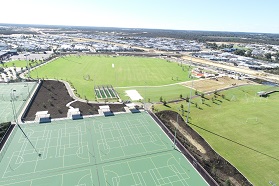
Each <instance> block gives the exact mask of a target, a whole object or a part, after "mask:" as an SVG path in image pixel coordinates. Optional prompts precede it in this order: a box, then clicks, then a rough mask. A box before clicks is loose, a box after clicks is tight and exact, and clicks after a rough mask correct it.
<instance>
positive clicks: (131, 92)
mask: <svg viewBox="0 0 279 186" xmlns="http://www.w3.org/2000/svg"><path fill="white" fill-rule="evenodd" d="M125 92H126V94H127V95H128V96H129V97H130V98H131V100H132V101H134V100H140V99H143V97H142V96H141V95H140V94H139V93H138V91H137V90H126V91H125Z"/></svg>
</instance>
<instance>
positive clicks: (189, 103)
mask: <svg viewBox="0 0 279 186" xmlns="http://www.w3.org/2000/svg"><path fill="white" fill-rule="evenodd" d="M191 61H192V58H191ZM189 71H190V68H189ZM191 79H192V85H191V89H190V98H189V102H188V110H187V117H186V123H187V124H188V121H189V114H190V105H191V97H192V89H193V77H192V73H191Z"/></svg>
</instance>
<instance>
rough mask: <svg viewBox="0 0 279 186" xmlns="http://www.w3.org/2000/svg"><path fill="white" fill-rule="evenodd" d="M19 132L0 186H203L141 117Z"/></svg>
mask: <svg viewBox="0 0 279 186" xmlns="http://www.w3.org/2000/svg"><path fill="white" fill-rule="evenodd" d="M21 127H22V129H23V130H24V131H25V133H26V134H27V136H28V138H29V139H30V141H31V142H32V144H33V145H34V146H35V148H36V150H37V151H38V152H39V153H41V156H38V154H37V152H36V150H35V149H34V148H33V147H32V146H31V144H30V143H29V142H28V140H27V139H26V138H25V137H24V135H23V133H22V132H21V130H19V129H17V130H15V131H13V132H15V135H14V136H13V138H10V139H9V140H11V143H10V146H9V148H8V150H7V151H6V153H5V155H4V157H3V159H2V161H1V162H0V178H1V179H0V185H3V186H4V185H13V186H14V185H20V186H22V185H23V186H24V185H28V186H30V185H67V186H68V185H107V186H117V185H118V186H122V185H129V186H130V185H137V186H138V185H146V186H147V185H187V186H191V185H199V186H202V185H208V184H207V183H206V182H205V181H204V179H203V178H202V177H201V176H200V175H199V174H198V173H197V171H196V170H195V169H194V168H193V167H192V165H191V164H190V163H189V162H188V161H187V160H186V159H185V158H184V156H183V155H182V154H181V153H180V152H179V151H177V150H175V149H174V148H173V145H172V141H171V140H170V139H169V138H168V137H167V136H166V135H165V134H164V132H163V131H162V130H161V129H160V127H159V126H157V124H156V123H155V121H154V120H153V119H152V118H151V117H150V115H148V114H147V113H145V112H142V113H137V114H131V113H128V114H116V115H115V116H110V117H103V116H98V117H93V118H85V119H82V120H61V121H55V122H52V123H49V124H28V125H27V124H25V125H21ZM16 128H18V127H16Z"/></svg>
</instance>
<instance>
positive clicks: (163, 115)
mask: <svg viewBox="0 0 279 186" xmlns="http://www.w3.org/2000/svg"><path fill="white" fill-rule="evenodd" d="M156 115H157V117H159V118H160V120H161V121H162V122H163V123H164V125H165V126H166V127H168V128H169V129H170V131H171V132H172V133H174V131H175V129H176V128H177V139H178V140H180V142H181V143H182V144H183V145H184V147H185V148H186V149H188V150H189V151H190V152H191V154H192V155H193V156H194V157H195V158H196V160H198V162H199V163H200V164H201V165H202V166H203V167H204V168H205V169H206V171H207V172H208V173H209V174H210V175H211V176H212V177H213V178H214V180H215V181H217V182H218V184H220V185H224V186H227V185H235V186H251V185H252V184H251V183H250V182H249V181H248V180H247V179H246V178H245V177H244V176H243V175H242V174H241V173H240V172H239V171H238V170H237V169H236V168H235V167H234V166H232V165H231V164H230V163H229V162H227V161H226V160H225V159H224V158H222V157H221V156H219V154H217V153H216V152H215V151H214V150H213V149H212V148H211V147H210V145H209V144H208V143H207V142H206V141H205V140H204V139H203V138H202V137H201V136H200V135H199V134H198V133H197V132H195V131H194V130H193V129H192V128H191V127H190V126H189V125H186V123H185V122H184V120H183V118H182V117H180V115H179V118H178V123H177V122H176V120H177V113H176V112H173V111H161V112H158V113H156Z"/></svg>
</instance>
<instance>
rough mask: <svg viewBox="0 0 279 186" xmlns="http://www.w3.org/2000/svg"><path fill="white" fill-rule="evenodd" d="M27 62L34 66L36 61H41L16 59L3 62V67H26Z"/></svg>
mask: <svg viewBox="0 0 279 186" xmlns="http://www.w3.org/2000/svg"><path fill="white" fill-rule="evenodd" d="M27 63H28V64H29V65H31V66H34V65H35V64H36V63H39V62H38V61H33V62H32V61H28V62H27V61H26V60H15V61H10V62H7V63H3V64H2V66H3V67H13V66H14V67H23V68H24V67H26V66H27Z"/></svg>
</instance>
